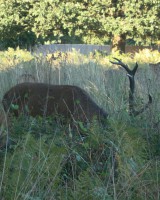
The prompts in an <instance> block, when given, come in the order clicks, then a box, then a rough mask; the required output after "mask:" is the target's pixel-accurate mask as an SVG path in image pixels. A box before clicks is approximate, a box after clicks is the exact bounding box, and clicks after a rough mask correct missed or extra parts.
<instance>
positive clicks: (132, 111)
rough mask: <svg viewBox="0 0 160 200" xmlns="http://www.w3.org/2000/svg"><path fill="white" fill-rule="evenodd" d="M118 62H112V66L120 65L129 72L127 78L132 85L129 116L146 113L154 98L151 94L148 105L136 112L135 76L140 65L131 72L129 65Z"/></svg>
mask: <svg viewBox="0 0 160 200" xmlns="http://www.w3.org/2000/svg"><path fill="white" fill-rule="evenodd" d="M114 59H115V60H116V61H117V62H113V61H110V62H111V63H112V64H115V65H120V66H121V67H123V68H124V69H125V70H126V72H127V76H128V78H129V83H130V90H129V114H130V115H132V116H137V115H139V114H141V113H142V112H144V111H145V110H146V109H147V108H148V107H149V106H150V104H151V103H152V97H151V95H150V94H149V95H148V98H149V101H148V103H147V104H146V105H144V107H142V108H141V109H140V110H138V111H136V110H135V98H134V93H135V79H134V76H135V74H136V71H137V69H138V64H137V63H136V65H135V67H134V68H133V69H132V70H131V69H129V67H128V65H126V64H124V63H123V62H122V61H121V60H119V59H117V58H114Z"/></svg>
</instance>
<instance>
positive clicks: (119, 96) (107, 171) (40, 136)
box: [0, 50, 160, 200]
mask: <svg viewBox="0 0 160 200" xmlns="http://www.w3.org/2000/svg"><path fill="white" fill-rule="evenodd" d="M17 51H18V53H17V52H16V51H13V50H12V51H11V50H9V51H8V52H6V53H4V54H1V59H2V62H1V63H2V64H1V65H2V67H1V71H0V84H1V91H0V97H1V98H2V97H3V95H4V93H5V92H6V91H7V90H8V89H9V88H10V87H11V86H13V85H15V84H17V83H18V82H20V80H21V79H20V77H21V75H23V74H31V75H34V77H35V79H36V81H38V82H45V83H51V84H74V85H78V86H80V87H82V88H84V89H85V90H86V91H87V92H88V93H89V94H90V96H92V98H93V99H94V100H95V101H96V102H97V104H98V105H100V106H101V107H103V108H104V109H105V110H106V111H107V113H108V114H109V119H108V121H107V122H106V125H107V128H103V127H101V125H100V124H98V123H97V122H96V121H93V122H92V123H91V124H89V125H88V126H87V127H86V126H83V125H81V126H79V127H77V126H76V127H77V128H75V127H74V128H71V126H70V125H69V124H62V123H56V122H55V121H54V120H53V119H52V118H51V117H49V118H47V119H43V118H41V117H37V118H32V117H30V118H25V117H24V116H21V117H19V118H18V119H15V118H11V119H10V123H7V122H6V123H5V125H4V124H3V125H1V130H0V131H1V132H0V134H1V138H2V139H3V140H2V139H1V143H2V141H3V142H4V145H3V146H4V148H3V149H1V150H0V157H1V159H0V199H4V200H20V199H26V200H49V199H56V200H58V199H60V200H61V199H62V200H63V199H66V200H72V199H73V200H74V199H79V200H85V199H86V200H90V199H93V200H101V199H103V200H124V199H126V200H143V199H146V200H157V199H159V198H160V178H159V177H160V159H159V155H160V148H159V145H160V122H159V120H160V114H159V113H160V100H159V99H160V98H159V96H160V92H159V84H160V81H159V80H160V78H159V77H158V76H157V74H156V73H155V72H154V71H153V70H152V68H150V67H149V65H148V63H149V62H150V61H151V62H153V60H147V62H145V60H146V56H145V55H144V52H143V54H142V53H141V52H140V54H136V55H135V57H134V58H131V57H129V55H123V56H120V55H118V54H117V55H112V56H108V57H104V56H101V55H94V56H93V55H90V56H88V57H87V56H84V55H80V54H78V53H75V52H74V53H73V54H67V55H62V56H61V57H57V59H56V60H52V59H51V55H48V57H47V58H44V57H43V56H38V57H33V56H29V53H23V52H21V50H17ZM14 54H18V55H19V56H18V59H16V58H17V57H15V56H13V57H14V60H13V59H12V56H11V55H14ZM25 54H26V55H27V56H26V58H25ZM153 54H154V56H153ZM2 55H3V56H2ZM8 55H10V56H8ZM155 55H156V57H155ZM9 57H10V62H8V61H7V59H9ZM112 57H118V58H120V59H122V60H123V61H124V62H125V63H127V64H128V63H129V65H130V66H131V67H133V65H134V63H135V61H137V62H138V61H139V63H140V69H139V70H138V71H137V74H136V93H135V98H136V109H137V110H138V109H140V108H141V107H142V106H143V104H145V103H146V102H147V101H148V94H151V95H152V98H153V103H152V105H151V106H150V108H149V109H148V110H146V111H145V112H143V113H142V114H141V115H139V116H137V117H136V118H133V117H130V116H129V114H128V90H129V82H128V78H127V76H126V72H125V71H124V70H123V69H121V68H116V69H115V66H111V64H110V63H109V60H111V59H112ZM132 57H133V56H132ZM153 57H154V59H155V60H156V62H157V61H158V59H159V54H158V53H157V52H156V53H153V52H151V54H150V56H149V58H151V59H153ZM143 58H144V59H143ZM137 59H139V60H137ZM8 63H9V64H8ZM113 67H114V69H113ZM21 81H22V80H21ZM2 109H3V108H2V106H1V111H2ZM75 125H76V124H75ZM7 137H9V144H10V146H8V147H7V148H6V147H5V141H6V138H7Z"/></svg>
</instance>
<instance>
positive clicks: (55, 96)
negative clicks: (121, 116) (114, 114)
mask: <svg viewBox="0 0 160 200" xmlns="http://www.w3.org/2000/svg"><path fill="white" fill-rule="evenodd" d="M2 103H3V106H4V109H5V111H6V112H11V113H13V114H14V115H15V116H19V115H20V113H22V112H24V113H27V114H29V115H31V116H33V117H34V116H37V115H40V116H51V115H57V114H58V115H62V116H63V117H65V118H70V119H74V120H81V121H86V120H91V119H93V117H97V118H98V119H101V118H107V113H106V112H105V111H104V110H103V109H102V108H100V107H99V106H98V105H97V104H96V103H95V102H94V101H93V100H92V98H91V97H90V96H89V95H88V94H87V93H86V92H85V91H84V90H83V89H81V88H79V87H77V86H72V85H49V84H45V83H21V84H18V85H16V86H14V87H13V88H11V89H10V90H9V91H8V92H6V94H5V95H4V97H3V101H2Z"/></svg>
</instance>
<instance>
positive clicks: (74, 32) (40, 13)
mask: <svg viewBox="0 0 160 200" xmlns="http://www.w3.org/2000/svg"><path fill="white" fill-rule="evenodd" d="M159 11H160V9H159V3H158V1H156V0H154V1H151V0H144V1H138V2H137V1H135V0H131V1H127V0H125V1H123V2H122V1H119V0H109V1H104V0H103V1H102V0H98V1H97V0H94V1H88V0H83V1H74V0H70V1H67V2H65V1H60V0H46V1H43V0H31V1H29V0H23V1H20V0H18V1H16V2H15V1H14V0H7V1H3V0H1V1H0V13H1V14H0V18H1V22H0V38H1V46H2V47H3V46H4V47H6V46H12V47H16V46H17V45H19V46H22V47H25V48H26V47H28V45H34V44H36V43H43V42H45V41H51V42H56V43H88V44H89V43H92V44H106V43H108V42H109V41H111V40H112V42H113V41H114V40H115V38H118V37H120V38H124V40H125V39H128V38H130V39H133V40H135V41H136V42H137V43H143V44H151V43H155V41H157V40H159V26H160V24H159V15H160V12H159ZM117 36H118V37H117ZM117 45H118V44H117ZM119 50H121V49H119Z"/></svg>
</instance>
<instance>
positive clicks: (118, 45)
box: [112, 34, 126, 53]
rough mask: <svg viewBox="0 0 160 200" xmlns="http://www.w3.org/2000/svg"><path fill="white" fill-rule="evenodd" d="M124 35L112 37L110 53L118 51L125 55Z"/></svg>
mask: <svg viewBox="0 0 160 200" xmlns="http://www.w3.org/2000/svg"><path fill="white" fill-rule="evenodd" d="M125 45H126V35H125V34H121V35H114V36H113V39H112V53H114V52H116V51H119V52H120V53H125Z"/></svg>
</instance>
